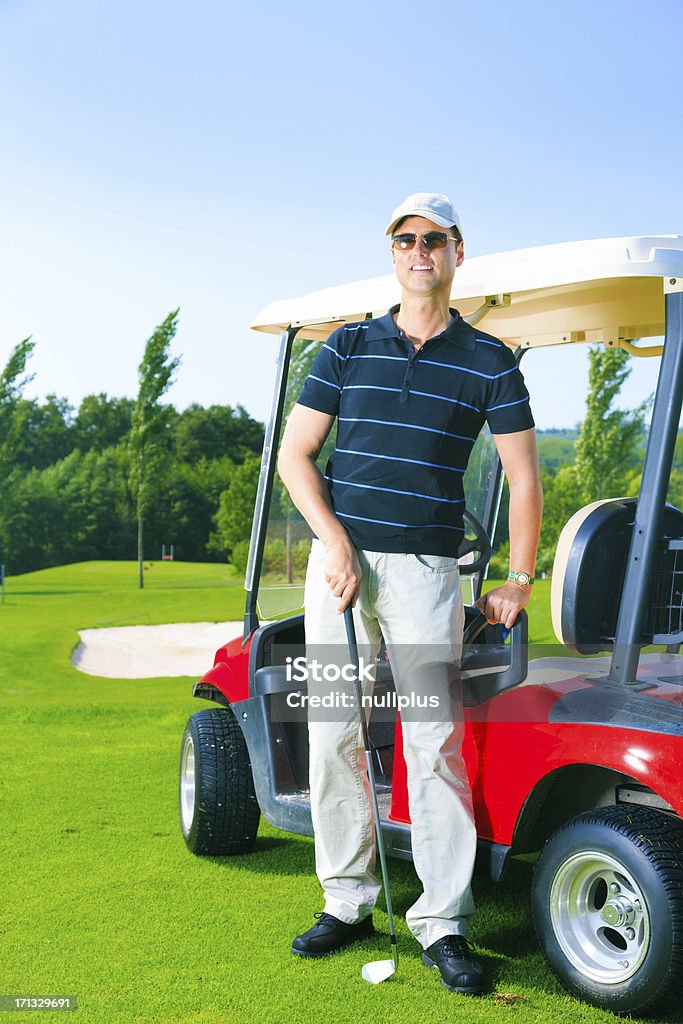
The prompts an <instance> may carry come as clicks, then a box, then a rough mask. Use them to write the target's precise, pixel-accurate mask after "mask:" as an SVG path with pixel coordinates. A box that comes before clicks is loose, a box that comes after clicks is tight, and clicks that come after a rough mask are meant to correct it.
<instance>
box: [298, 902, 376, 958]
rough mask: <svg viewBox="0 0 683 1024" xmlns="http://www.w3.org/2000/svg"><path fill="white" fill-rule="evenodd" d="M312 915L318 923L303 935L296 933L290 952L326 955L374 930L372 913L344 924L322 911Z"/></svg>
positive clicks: (364, 936) (370, 933)
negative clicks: (353, 922)
mask: <svg viewBox="0 0 683 1024" xmlns="http://www.w3.org/2000/svg"><path fill="white" fill-rule="evenodd" d="M313 916H314V917H317V918H318V923H317V924H314V925H313V927H312V928H309V929H308V931H307V932H304V933H303V935H297V937H296V938H295V939H294V942H293V943H292V953H296V954H297V956H327V954H328V953H334V951H335V949H341V947H342V946H347V945H348V944H349V942H356V940H357V939H365V938H367V936H368V935H373V934H374V931H375V929H374V928H373V926H372V915H370V916H369V917H365V918H363V920H362V921H358V922H356V924H346V923H345V922H344V921H339V920H338V919H337V918H336V917H332V914H326V913H325V912H324V911H323V912H322V913H320V914H314V915H313Z"/></svg>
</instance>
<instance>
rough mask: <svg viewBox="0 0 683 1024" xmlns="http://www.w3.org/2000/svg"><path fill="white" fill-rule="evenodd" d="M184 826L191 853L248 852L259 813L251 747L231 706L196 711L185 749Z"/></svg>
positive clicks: (182, 781) (187, 730) (182, 774)
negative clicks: (250, 753)
mask: <svg viewBox="0 0 683 1024" xmlns="http://www.w3.org/2000/svg"><path fill="white" fill-rule="evenodd" d="M178 795H179V802H180V827H181V829H182V833H183V837H184V839H185V842H186V844H187V846H188V849H190V850H191V851H192V853H196V854H198V855H203V856H214V857H220V856H224V855H230V854H237V853H248V852H249V851H250V850H251V848H252V847H253V845H254V841H255V839H256V832H257V830H258V823H259V818H260V811H259V806H258V803H257V801H256V794H255V792H254V780H253V777H252V774H251V763H250V760H249V751H248V750H247V745H246V743H245V740H244V736H243V735H242V730H241V729H240V727H239V724H238V722H237V719H236V718H235V715H234V714H233V712H232V710H231V708H216V709H214V708H208V709H205V710H203V711H196V712H195V713H194V715H192V717H191V718H190V720H189V721H188V723H187V726H186V728H185V733H184V735H183V742H182V745H181V748H180V781H179V794H178Z"/></svg>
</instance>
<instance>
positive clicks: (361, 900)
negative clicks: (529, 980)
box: [305, 540, 477, 947]
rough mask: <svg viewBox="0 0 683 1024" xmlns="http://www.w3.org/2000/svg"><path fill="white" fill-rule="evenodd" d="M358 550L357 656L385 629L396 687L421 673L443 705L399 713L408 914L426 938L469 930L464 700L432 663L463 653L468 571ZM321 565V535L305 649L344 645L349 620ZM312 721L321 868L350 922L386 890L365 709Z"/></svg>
mask: <svg viewBox="0 0 683 1024" xmlns="http://www.w3.org/2000/svg"><path fill="white" fill-rule="evenodd" d="M358 555H359V559H360V563H361V567H362V569H363V578H362V582H361V588H360V594H359V598H358V601H357V605H356V608H355V609H354V621H355V625H356V633H357V638H358V645H359V652H360V653H361V657H364V658H365V663H366V664H368V663H371V662H372V661H373V660H374V657H375V655H376V652H377V650H378V649H379V643H380V634H381V636H383V637H384V641H385V643H386V646H387V651H388V654H389V660H390V663H391V667H392V673H393V677H394V683H395V687H396V693H397V695H399V696H402V695H405V696H407V697H408V698H409V699H410V694H411V692H412V693H413V694H414V692H415V687H414V681H415V680H416V679H418V678H419V679H420V680H421V681H422V682H421V685H420V693H424V692H425V691H424V686H425V683H424V680H425V679H428V683H427V684H426V685H427V687H428V689H429V692H430V693H433V694H435V695H436V696H438V698H439V710H438V711H436V712H435V713H425V712H423V711H420V710H416V711H414V710H410V709H409V710H407V711H405V712H402V713H401V720H402V726H403V750H404V755H405V759H406V764H407V768H408V795H409V803H410V815H411V821H412V849H413V861H414V864H415V869H416V871H417V874H418V876H419V878H420V880H421V882H422V886H423V892H422V894H421V896H420V897H419V899H418V900H417V902H416V903H414V904H413V906H412V907H411V908H410V909H409V910H408V912H407V914H406V921H407V923H408V926H409V928H410V930H411V931H412V933H413V934H414V935H415V937H416V938H417V939H418V941H419V942H420V943H421V944H422V946H423V947H427V946H429V945H431V944H432V943H433V942H436V940H437V939H440V938H441V937H442V936H444V935H448V934H451V933H457V934H460V935H465V934H466V932H467V923H468V918H469V917H470V916H471V915H472V914H473V913H474V901H473V899H472V892H471V888H470V883H471V878H472V871H473V868H474V857H475V851H476V838H477V837H476V828H475V824H474V814H473V808H472V794H471V791H470V786H469V783H468V779H467V775H466V772H465V766H464V762H463V759H462V754H461V744H462V734H463V724H462V707H461V705H460V704H459V698H458V697H457V696H456V697H455V698H454V694H453V687H452V685H450V684H449V683H448V681H447V680H446V679H445V676H444V675H443V673H440V672H438V671H437V672H434V660H435V658H434V652H435V651H436V650H438V651H440V652H443V651H444V650H445V651H448V652H450V655H449V657H450V660H451V663H452V662H453V661H454V662H456V663H459V661H460V655H461V651H462V631H463V624H464V609H463V604H462V595H461V590H460V579H459V574H458V568H457V562H456V560H455V559H454V558H450V557H445V556H440V555H424V556H423V555H412V554H388V553H383V552H373V551H359V552H358ZM324 562H325V550H324V547H323V545H322V544H321V543H320V541H317V540H315V541H313V546H312V550H311V556H310V559H309V563H308V571H307V576H306V594H305V609H306V616H305V621H306V645H307V656H308V657H310V654H309V652H310V651H311V650H313V649H315V647H317V645H322V648H321V649H324V648H325V647H328V648H331V645H334V647H335V648H336V650H337V651H339V650H342V649H343V650H344V651H346V634H345V630H344V619H343V616H342V615H339V614H338V613H337V610H336V609H337V605H338V603H339V602H338V599H337V598H335V597H334V596H333V595H332V593H331V591H330V589H329V587H328V585H327V583H326V581H325V578H324ZM346 659H347V661H348V654H347V655H346ZM437 660H439V661H441V654H440V655H439V658H438V659H437ZM445 660H448V658H446V659H445ZM427 670H429V671H427ZM325 687H327V690H328V691H329V690H330V684H329V683H327V684H320V685H319V686H318V690H319V692H322V690H323V689H325ZM369 688H371V687H368V689H369ZM308 689H309V694H311V693H313V692H316V687H315V686H314V685H312V684H311V683H309V688H308ZM412 699H413V700H415V698H414V697H413V698H412ZM454 700H455V703H454ZM308 729H309V742H310V779H311V807H312V815H313V827H314V830H315V854H316V869H317V874H318V878H319V880H320V884H321V885H322V887H323V889H324V892H325V911H326V912H327V913H328V914H333V915H334V917H336V918H338V919H339V920H341V921H345V922H347V923H349V924H350V923H353V922H356V921H360V920H362V919H363V918H364V917H366V916H367V915H368V914H370V912H371V911H372V908H373V906H374V904H375V902H376V900H377V897H378V894H379V891H380V888H381V886H380V883H379V881H378V879H377V878H376V876H375V873H374V872H375V843H374V832H373V825H372V809H371V803H370V791H369V783H368V779H367V769H366V765H365V754H364V750H363V742H362V734H361V729H360V722H359V719H358V710H357V709H355V708H354V710H353V711H351V712H345V711H344V710H336V711H335V712H333V713H332V714H331V715H328V717H327V720H325V721H319V720H317V718H316V716H315V715H314V713H313V712H309V725H308Z"/></svg>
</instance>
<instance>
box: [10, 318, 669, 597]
mask: <svg viewBox="0 0 683 1024" xmlns="http://www.w3.org/2000/svg"><path fill="white" fill-rule="evenodd" d="M177 317H178V311H177V310H176V311H174V312H172V313H170V314H169V315H168V317H167V318H166V319H165V320H164V321H163V322H162V323H161V324H160V325H159V326H158V327H157V328H156V330H155V331H154V332H153V334H152V336H151V337H150V339H149V340H148V342H147V344H146V346H145V350H144V355H143V359H142V361H141V363H140V367H139V389H138V394H137V397H136V398H116V397H111V396H109V395H107V394H105V393H100V394H93V395H87V396H86V397H85V398H83V400H82V401H81V403H80V405H79V406H78V408H75V407H73V406H71V405H70V403H69V402H68V401H67V399H65V398H60V397H58V396H56V395H54V394H50V395H48V396H47V398H46V399H45V400H44V401H42V402H38V401H35V400H30V399H27V398H25V397H24V391H25V388H26V386H27V385H28V384H29V382H30V381H31V379H32V375H31V374H30V372H29V371H28V364H29V361H30V356H31V354H32V352H33V349H34V342H33V341H32V340H31V339H30V338H28V339H26V340H24V341H22V342H21V343H20V344H19V345H17V346H16V348H15V349H14V351H13V352H12V353H11V355H10V357H9V360H8V362H7V365H6V366H5V368H4V370H3V371H2V373H0V474H1V477H0V478H1V479H2V481H3V485H2V488H1V489H0V562H4V563H5V565H6V566H7V570H8V572H10V573H13V574H16V573H20V572H28V571H31V570H34V569H39V568H45V567H48V566H51V565H59V564H63V563H67V562H73V561H84V560H89V559H131V558H132V557H134V555H135V554H136V553H137V555H138V560H139V564H140V581H141V583H142V559H143V557H146V558H148V559H154V558H159V557H160V554H161V548H162V545H164V544H165V545H167V546H169V545H171V544H173V545H174V549H175V555H176V557H177V558H179V559H183V560H187V561H218V560H224V559H226V558H229V559H230V560H231V561H232V562H233V563H234V564H235V565H236V566H237V568H238V569H239V570H243V569H244V567H245V566H246V558H247V549H248V541H249V535H250V529H251V519H252V513H253V506H254V500H255V495H256V487H257V483H258V474H259V464H260V454H261V449H262V445H263V434H264V428H263V424H261V423H259V422H257V421H256V420H254V419H252V417H251V416H250V415H249V413H248V412H247V411H246V410H245V409H244V408H243V407H242V406H240V405H238V406H237V407H236V408H232V407H231V406H219V405H212V406H210V407H208V408H205V407H203V406H201V405H198V404H193V405H190V406H189V407H188V408H187V409H185V410H183V411H181V412H179V411H178V410H176V409H175V408H174V406H173V405H171V404H164V403H162V401H161V399H162V398H163V396H164V394H165V392H166V391H167V390H168V388H169V387H170V384H171V383H172V381H173V379H174V374H175V372H176V371H177V369H178V367H179V360H178V359H174V358H172V357H171V356H170V354H169V349H170V343H171V341H172V339H173V336H174V334H175V330H176V325H177ZM316 350H317V345H315V344H312V343H310V342H305V341H302V342H301V343H300V351H299V350H298V349H297V350H296V351H295V353H294V358H293V360H292V371H291V381H290V388H289V395H288V400H287V409H288V408H289V407H290V406H291V404H292V402H293V401H294V400H295V398H296V395H297V394H298V391H299V390H300V385H301V384H302V383H303V379H304V378H305V376H306V373H307V372H308V369H309V367H310V362H311V360H312V358H313V356H314V354H315V351H316ZM629 361H630V357H629V356H628V355H627V353H625V352H623V351H622V350H620V349H605V348H602V347H596V348H592V349H591V350H590V352H589V381H588V385H589V386H588V392H587V399H586V415H585V418H584V420H583V422H582V423H581V424H580V425H577V428H576V429H575V430H559V431H553V430H551V431H540V432H539V435H538V441H539V455H540V461H541V476H542V480H543V487H544V492H545V509H544V520H543V531H542V535H541V545H540V551H539V560H538V572H539V573H542V572H547V571H550V570H551V569H552V563H553V558H554V553H555V548H556V545H557V540H558V537H559V534H560V531H561V529H562V527H563V526H564V524H565V523H566V522H567V520H568V519H569V518H570V517H571V515H573V513H574V512H575V511H577V509H579V508H581V507H582V506H583V505H584V504H587V503H588V502H590V501H594V500H596V499H598V498H601V497H614V496H620V495H635V494H636V493H637V491H638V487H639V483H640V474H641V468H642V459H643V455H644V445H645V426H644V425H645V419H646V415H647V409H648V403H647V402H645V403H643V404H642V405H641V406H639V407H638V408H637V409H635V410H630V411H625V410H621V409H617V408H616V406H615V401H616V399H617V397H618V394H619V392H620V389H621V387H622V385H623V383H624V381H625V380H626V378H627V376H628V374H629V373H630V365H629ZM332 440H333V439H332V437H330V439H328V444H327V446H326V449H325V451H324V452H323V453H322V455H323V457H324V456H325V455H326V452H327V448H329V446H330V445H331V444H332ZM669 501H670V502H672V503H673V504H675V505H677V506H679V507H680V506H681V505H682V504H683V446H682V445H679V446H677V449H676V458H675V462H674V469H673V472H672V477H671V484H670V488H669ZM273 506H274V518H276V519H281V520H282V524H281V525H282V531H281V532H282V536H281V537H280V536H279V535H278V534H277V532H276V531H275V532H274V533H273V536H272V537H271V548H272V550H269V551H268V552H267V554H268V558H269V560H270V561H271V562H272V563H273V565H272V566H271V569H272V570H273V571H275V569H277V571H278V573H279V574H283V575H284V577H285V578H289V577H291V574H292V559H293V558H294V559H295V560H296V561H297V565H296V570H297V575H298V574H299V570H300V568H301V567H300V566H299V565H298V562H299V561H300V560H301V558H302V557H304V555H305V551H304V548H305V547H306V545H305V543H303V542H301V541H299V539H298V536H297V535H295V534H294V533H293V532H292V531H293V527H294V524H295V522H296V520H297V519H298V518H299V517H298V513H296V511H295V510H294V508H293V506H292V505H291V501H290V500H289V497H288V495H287V494H286V492H285V491H284V489H283V488H282V487H281V486H280V484H279V481H276V485H275V490H274V495H273ZM299 548H301V550H299ZM495 548H496V555H495V556H494V559H493V560H492V564H491V570H490V573H491V575H493V576H495V575H500V574H501V573H506V572H507V557H508V553H509V542H508V537H507V490H505V491H504V495H503V502H502V505H501V510H500V515H499V517H498V532H497V537H496V543H495ZM280 562H282V566H280V564H279V563H280Z"/></svg>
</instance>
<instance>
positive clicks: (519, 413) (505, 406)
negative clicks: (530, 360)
mask: <svg viewBox="0 0 683 1024" xmlns="http://www.w3.org/2000/svg"><path fill="white" fill-rule="evenodd" d="M485 414H486V421H487V423H488V425H489V429H490V431H491V433H492V434H514V433H515V432H516V431H518V430H529V429H530V428H531V427H533V426H534V425H535V424H534V418H533V416H532V415H531V407H530V405H529V392H528V391H527V389H526V385H525V383H524V377H523V376H522V373H521V370H520V369H519V367H518V365H517V361H516V359H515V357H514V355H513V354H512V352H511V351H510V349H509V348H507V347H506V346H505V345H501V351H500V358H499V360H498V370H497V372H496V374H495V375H494V377H493V379H492V380H491V384H490V387H489V393H488V398H487V402H486V409H485Z"/></svg>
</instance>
